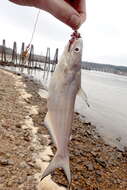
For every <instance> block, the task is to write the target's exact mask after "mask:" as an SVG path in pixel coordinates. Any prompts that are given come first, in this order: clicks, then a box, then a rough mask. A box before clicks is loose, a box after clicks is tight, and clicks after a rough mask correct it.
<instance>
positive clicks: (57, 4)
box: [38, 0, 81, 30]
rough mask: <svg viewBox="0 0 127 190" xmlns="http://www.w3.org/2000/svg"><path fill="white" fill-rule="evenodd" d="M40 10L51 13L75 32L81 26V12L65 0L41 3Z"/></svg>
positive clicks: (50, 0) (49, 0)
mask: <svg viewBox="0 0 127 190" xmlns="http://www.w3.org/2000/svg"><path fill="white" fill-rule="evenodd" d="M38 8H41V9H43V10H46V11H48V12H50V13H51V14H52V15H53V16H55V17H56V18H58V19H59V20H60V21H62V22H64V23H65V24H67V25H69V26H70V27H71V28H73V29H75V30H76V29H78V28H79V27H80V25H81V15H80V14H79V12H78V11H76V9H74V7H72V6H70V5H69V4H68V3H67V2H65V1H63V0H47V1H41V2H40V4H39V5H38Z"/></svg>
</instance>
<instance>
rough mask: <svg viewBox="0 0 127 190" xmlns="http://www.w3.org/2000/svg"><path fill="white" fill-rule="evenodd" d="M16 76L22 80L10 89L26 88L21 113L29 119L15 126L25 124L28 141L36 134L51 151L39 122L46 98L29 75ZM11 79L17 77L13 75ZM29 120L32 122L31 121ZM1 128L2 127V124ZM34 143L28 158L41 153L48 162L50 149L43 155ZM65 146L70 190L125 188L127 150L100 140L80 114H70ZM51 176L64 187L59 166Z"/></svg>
mask: <svg viewBox="0 0 127 190" xmlns="http://www.w3.org/2000/svg"><path fill="white" fill-rule="evenodd" d="M1 72H2V71H1V70H0V74H1ZM6 72H7V71H6ZM7 73H12V72H7ZM5 75H8V74H5ZM12 75H13V76H17V75H16V74H11V75H10V77H12ZM19 77H20V76H19ZM12 78H13V77H12ZM20 79H21V81H22V84H21V83H20V84H19V86H17V87H16V89H15V88H14V89H13V91H15V90H18V89H20V88H21V86H22V87H23V89H24V93H25V92H27V94H30V95H29V96H27V98H26V97H25V104H26V105H25V106H28V107H27V108H28V110H29V111H28V110H24V112H28V113H27V114H26V113H25V114H26V115H25V117H26V116H28V117H26V118H25V119H26V120H25V121H27V122H28V121H29V124H26V125H28V126H27V128H24V129H22V128H19V129H20V131H21V132H22V131H24V130H25V131H26V130H28V128H29V130H30V131H31V132H30V134H27V135H28V139H29V136H32V138H30V141H28V142H29V143H30V144H32V143H35V142H36V139H35V136H36V135H37V136H36V137H37V138H38V139H39V140H38V142H39V143H40V144H41V149H43V148H44V146H45V147H46V146H48V147H49V148H50V147H51V148H52V151H53V152H54V151H55V147H54V146H53V144H52V140H51V139H50V136H49V133H48V130H47V129H46V128H45V127H44V125H43V119H44V117H45V114H46V112H47V108H46V99H44V98H41V97H40V96H39V94H38V91H39V88H40V85H39V84H37V83H36V82H35V81H33V80H32V79H29V78H28V77H24V76H23V77H20ZM15 80H17V79H16V78H15ZM7 81H8V83H10V81H9V80H7ZM0 92H1V91H0ZM9 93H10V91H9ZM0 103H1V102H0ZM20 103H21V102H20ZM23 107H24V104H23ZM31 107H32V108H33V109H32V108H31ZM18 109H19V108H17V110H18ZM22 109H24V108H22ZM30 110H32V111H30ZM18 114H19V113H18ZM17 118H18V117H17ZM18 119H19V118H18ZM31 120H32V122H33V123H32V122H31ZM23 121H24V118H23ZM32 125H33V126H34V127H33V128H31V126H32ZM0 126H1V125H0ZM2 128H3V129H4V127H2ZM35 129H36V131H35ZM35 134H36V135H35ZM26 139H27V137H26ZM6 140H8V139H6ZM29 146H30V145H29ZM29 146H28V147H29ZM37 146H38V145H37V144H36V143H35V144H34V146H33V145H32V148H33V151H32V154H30V153H28V154H29V156H31V157H32V159H33V155H34V159H36V158H37V157H38V156H39V158H40V157H41V158H42V157H43V156H45V159H43V163H45V164H48V162H49V161H50V157H52V153H51V152H50V155H51V156H50V157H49V156H48V157H47V152H45V153H46V154H45V155H44V154H43V155H42V154H41V155H39V153H40V152H41V151H42V150H41V149H38V150H36V147H37ZM32 148H31V150H32ZM69 149H70V164H71V171H72V189H74V190H76V189H82V190H84V189H85V190H93V189H101V190H109V189H110V190H114V189H115V190H117V189H118V190H120V189H123V190H125V189H126V188H127V180H126V179H127V172H126V171H127V164H126V162H127V151H120V150H118V149H117V148H116V147H111V146H110V145H107V144H106V143H105V142H104V140H103V139H102V138H101V137H100V135H99V134H98V133H97V132H96V127H94V126H92V125H90V123H86V122H85V121H84V122H81V120H80V115H79V114H78V113H75V114H74V121H73V129H72V139H71V142H70V145H69ZM43 153H44V152H43ZM0 159H1V157H0ZM34 161H35V160H34ZM36 161H37V160H36ZM32 164H33V166H30V167H33V168H34V171H32V173H34V175H35V174H36V178H37V179H38V180H39V177H40V176H39V175H40V174H37V173H41V169H42V168H40V167H39V166H40V161H39V160H38V163H37V162H35V163H33V162H32V163H31V165H32ZM14 165H15V164H14ZM14 165H13V166H14ZM0 167H1V164H0ZM7 167H8V166H7ZM43 167H44V166H43ZM26 168H27V167H26ZM26 168H25V170H26ZM0 169H1V168H0ZM27 169H28V168H27ZM43 169H44V168H43ZM34 175H33V176H32V179H33V178H34ZM38 176H39V177H38ZM0 177H1V176H0ZM52 179H53V181H55V182H57V183H58V184H60V185H62V186H63V187H58V189H65V188H64V187H66V186H67V181H66V179H65V178H64V175H63V173H62V172H61V170H55V172H54V173H53V175H52ZM48 180H49V179H48ZM48 180H47V182H48ZM11 181H12V180H11ZM26 181H27V183H28V186H29V185H31V184H29V182H28V180H27V179H26V180H25V182H23V183H22V189H23V190H25V189H27V188H26V187H25V186H26V185H27V184H26ZM35 181H36V180H35ZM32 183H33V182H32ZM37 183H38V181H36V182H34V188H35V189H38V190H42V184H39V186H38V184H37ZM14 184H15V181H13V183H12V185H14ZM0 185H1V183H0ZM5 185H7V184H6V183H5V184H4V186H3V187H4V188H3V189H7V190H9V188H10V187H9V188H8V187H6V186H5ZM15 185H16V184H15ZM0 188H1V186H0ZM32 188H33V187H32ZM34 188H33V189H34ZM46 188H47V189H49V188H50V189H52V187H43V189H45V190H46ZM3 189H0V190H3ZM12 189H14V188H12V187H11V188H10V190H12ZM18 189H20V188H19V187H18V186H16V189H14V190H18ZM28 189H29V190H31V187H30V188H29V187H28ZM54 189H57V188H56V187H55V188H54Z"/></svg>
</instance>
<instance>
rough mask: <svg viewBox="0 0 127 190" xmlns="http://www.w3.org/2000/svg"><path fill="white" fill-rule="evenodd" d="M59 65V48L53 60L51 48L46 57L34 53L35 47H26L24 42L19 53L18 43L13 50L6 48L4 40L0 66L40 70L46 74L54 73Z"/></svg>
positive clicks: (1, 47) (0, 54)
mask: <svg viewBox="0 0 127 190" xmlns="http://www.w3.org/2000/svg"><path fill="white" fill-rule="evenodd" d="M57 63H58V48H57V49H56V50H55V55H54V59H51V56H50V48H47V51H46V55H45V56H42V55H37V54H35V53H34V46H33V45H30V47H27V48H26V47H25V43H24V42H23V43H22V45H21V51H20V53H18V51H17V43H16V42H14V43H13V47H12V48H8V47H7V46H6V41H5V40H3V42H2V45H1V46H0V65H2V66H14V67H24V68H30V69H39V70H42V71H44V72H54V70H55V68H56V64H57Z"/></svg>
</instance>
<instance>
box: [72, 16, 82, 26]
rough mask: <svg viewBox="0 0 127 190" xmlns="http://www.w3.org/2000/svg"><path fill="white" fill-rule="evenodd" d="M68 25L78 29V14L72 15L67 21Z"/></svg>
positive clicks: (79, 19) (79, 20) (79, 22)
mask: <svg viewBox="0 0 127 190" xmlns="http://www.w3.org/2000/svg"><path fill="white" fill-rule="evenodd" d="M69 24H70V26H71V27H72V28H73V29H78V28H79V27H80V25H81V18H80V16H78V15H72V16H71V18H70V21H69Z"/></svg>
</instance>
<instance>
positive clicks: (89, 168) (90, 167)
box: [85, 163, 94, 171]
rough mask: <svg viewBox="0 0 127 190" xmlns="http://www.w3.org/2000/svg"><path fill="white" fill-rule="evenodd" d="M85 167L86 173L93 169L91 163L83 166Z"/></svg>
mask: <svg viewBox="0 0 127 190" xmlns="http://www.w3.org/2000/svg"><path fill="white" fill-rule="evenodd" d="M85 166H86V167H87V169H88V171H93V170H94V167H93V164H92V163H88V164H85Z"/></svg>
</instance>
